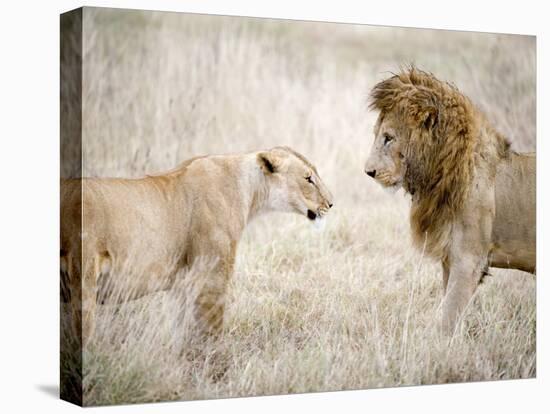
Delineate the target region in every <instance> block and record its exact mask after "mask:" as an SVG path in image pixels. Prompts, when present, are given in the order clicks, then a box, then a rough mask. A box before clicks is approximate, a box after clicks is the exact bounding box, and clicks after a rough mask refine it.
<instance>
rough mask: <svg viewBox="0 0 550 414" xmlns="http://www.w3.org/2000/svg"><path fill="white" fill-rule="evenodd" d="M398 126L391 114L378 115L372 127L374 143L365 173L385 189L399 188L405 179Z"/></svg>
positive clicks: (401, 141)
mask: <svg viewBox="0 0 550 414" xmlns="http://www.w3.org/2000/svg"><path fill="white" fill-rule="evenodd" d="M399 125H400V124H398V123H397V122H396V120H395V117H394V116H393V115H392V114H391V113H390V114H386V115H385V116H384V115H383V114H380V116H379V117H378V121H377V122H376V125H375V127H374V142H373V144H372V148H371V151H370V155H369V158H368V159H367V162H366V164H365V173H366V174H367V175H369V176H370V177H372V178H374V179H375V180H376V181H377V182H378V183H380V184H381V185H382V186H383V187H386V188H394V189H398V188H400V187H401V186H402V185H403V179H404V177H405V171H406V164H405V157H404V155H403V151H404V146H405V143H404V140H405V137H404V136H403V133H402V131H403V128H398V126H399Z"/></svg>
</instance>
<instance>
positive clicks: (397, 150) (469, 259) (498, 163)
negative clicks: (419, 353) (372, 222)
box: [365, 68, 536, 330]
mask: <svg viewBox="0 0 550 414" xmlns="http://www.w3.org/2000/svg"><path fill="white" fill-rule="evenodd" d="M371 108H372V109H376V110H378V111H380V115H379V117H378V121H377V123H376V126H375V141H374V144H373V149H372V150H371V154H370V156H369V159H368V160H367V163H366V166H365V172H367V173H368V174H369V175H371V176H374V178H375V179H377V180H378V181H379V182H380V183H381V184H382V185H384V186H392V187H400V186H402V187H403V188H404V189H405V191H407V192H408V193H410V194H411V195H412V206H411V216H410V219H411V228H412V234H413V239H414V242H415V244H416V245H417V246H418V247H420V248H421V249H422V250H423V251H425V252H426V253H427V254H429V255H430V256H432V257H434V258H436V259H439V260H441V262H442V265H443V279H444V283H443V284H444V288H445V290H446V294H445V299H444V306H443V312H444V315H443V322H444V325H445V327H446V328H447V329H449V330H450V329H452V328H453V327H454V326H455V323H456V321H457V318H458V317H459V316H460V315H461V313H462V311H463V309H464V307H465V306H466V305H467V303H468V301H469V300H470V298H471V296H472V295H473V293H474V291H475V287H476V286H477V284H478V282H479V280H480V278H481V276H482V275H483V274H484V272H485V270H486V268H487V266H495V267H508V268H517V269H521V270H526V271H529V272H534V271H535V228H536V226H535V156H534V155H531V154H516V153H514V152H513V151H511V150H510V149H509V143H508V141H507V140H506V139H505V138H504V137H503V136H502V135H500V134H499V133H498V132H496V131H495V130H494V129H493V127H492V126H491V125H490V124H489V122H488V121H487V119H486V117H485V116H484V114H483V113H481V111H479V110H478V109H477V108H476V107H475V106H474V105H473V104H472V102H471V101H470V100H469V99H468V98H467V97H466V96H464V95H463V94H462V93H461V92H460V91H459V90H458V89H457V88H456V87H455V86H453V85H451V84H449V83H445V82H442V81H440V80H438V79H437V78H435V76H433V75H431V74H429V73H426V72H423V71H420V70H417V69H416V68H410V69H407V70H404V71H402V72H400V73H399V74H396V75H394V76H392V77H390V78H388V79H386V80H384V81H382V82H380V83H378V84H377V85H376V86H375V87H374V88H373V90H372V92H371Z"/></svg>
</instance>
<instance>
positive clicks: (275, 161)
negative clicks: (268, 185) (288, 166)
mask: <svg viewBox="0 0 550 414" xmlns="http://www.w3.org/2000/svg"><path fill="white" fill-rule="evenodd" d="M257 160H258V164H259V165H260V168H261V169H262V171H263V172H264V174H273V173H275V172H277V169H278V168H279V166H280V159H279V157H278V156H277V155H276V154H274V153H273V151H265V152H260V153H258V157H257Z"/></svg>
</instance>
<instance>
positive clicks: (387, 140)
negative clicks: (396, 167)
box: [384, 134, 393, 145]
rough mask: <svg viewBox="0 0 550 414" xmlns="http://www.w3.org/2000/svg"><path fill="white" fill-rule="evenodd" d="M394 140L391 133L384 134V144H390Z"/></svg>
mask: <svg viewBox="0 0 550 414" xmlns="http://www.w3.org/2000/svg"><path fill="white" fill-rule="evenodd" d="M392 141H393V137H392V136H391V135H390V134H384V145H388V144H389V143H390V142H392Z"/></svg>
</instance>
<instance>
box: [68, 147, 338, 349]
mask: <svg viewBox="0 0 550 414" xmlns="http://www.w3.org/2000/svg"><path fill="white" fill-rule="evenodd" d="M331 207H332V195H331V193H330V192H329V190H328V189H327V188H326V186H325V185H324V184H323V182H322V181H321V178H320V177H319V174H318V173H317V170H316V168H315V167H314V166H313V165H312V164H311V163H310V162H309V161H308V160H307V159H306V158H305V157H303V156H302V155H300V154H298V153H297V152H296V151H294V150H292V149H290V148H288V147H277V148H273V149H271V150H267V151H260V152H252V153H246V154H237V155H216V156H204V157H197V158H193V159H190V160H188V161H186V162H184V163H183V164H181V165H180V166H179V167H177V168H176V169H174V170H172V171H170V172H167V173H165V174H160V175H154V176H147V177H145V178H140V179H121V178H108V179H107V178H106V179H102V178H85V179H82V180H80V179H78V180H77V179H75V180H65V181H63V182H62V188H61V268H62V269H61V270H62V275H65V278H66V280H65V284H66V285H67V286H68V290H69V295H68V296H70V297H71V301H72V308H73V312H74V314H73V325H74V328H75V330H76V331H77V332H78V334H79V335H82V337H81V339H82V340H83V341H84V342H86V341H87V340H88V339H89V338H90V336H91V335H92V333H93V330H94V319H95V309H96V305H97V303H98V302H100V301H103V300H105V298H108V296H109V294H110V292H109V290H110V289H111V287H112V286H116V280H115V281H113V280H112V279H113V278H117V277H118V275H119V274H120V273H121V272H122V271H123V269H122V266H124V265H125V264H127V262H128V261H131V264H132V266H133V267H135V268H137V269H136V270H137V272H136V273H139V274H140V275H142V276H141V277H139V278H136V279H131V280H130V281H129V283H128V284H127V286H126V287H125V289H127V290H129V291H130V292H131V293H130V294H129V295H128V297H132V298H136V297H140V296H143V295H146V294H148V293H152V292H155V291H159V290H166V289H170V287H171V286H172V285H173V283H174V275H175V274H176V272H177V271H179V270H180V269H182V268H185V267H188V266H190V265H192V264H193V263H194V261H195V260H197V259H198V258H204V257H207V258H213V259H215V265H214V268H213V270H212V271H211V272H209V274H208V275H207V276H206V277H207V278H208V280H207V281H205V283H204V284H203V287H202V290H201V292H200V293H199V294H198V297H197V299H196V303H195V305H196V306H195V309H196V314H197V318H198V320H199V324H200V325H202V326H203V327H204V332H207V333H209V334H214V335H216V334H217V333H219V331H220V329H221V327H222V321H223V314H224V304H225V292H226V287H227V283H228V280H229V278H230V277H231V274H232V272H233V265H234V263H235V254H236V251H237V245H238V242H239V239H240V237H241V234H242V232H243V230H244V228H245V226H246V224H247V223H248V222H249V221H250V220H252V219H253V218H254V217H256V216H258V215H259V214H261V213H264V212H267V211H282V212H293V213H298V214H301V215H303V216H305V217H307V218H308V219H309V220H311V221H316V220H320V219H321V218H322V217H323V216H324V215H325V214H326V213H327V212H328V211H329V209H330V208H331ZM113 282H114V283H113ZM126 282H128V281H124V283H126ZM100 296H101V297H100Z"/></svg>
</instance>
